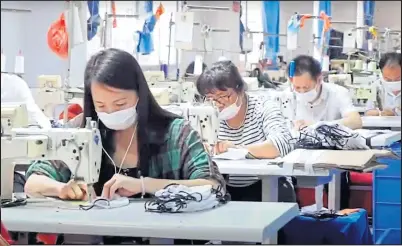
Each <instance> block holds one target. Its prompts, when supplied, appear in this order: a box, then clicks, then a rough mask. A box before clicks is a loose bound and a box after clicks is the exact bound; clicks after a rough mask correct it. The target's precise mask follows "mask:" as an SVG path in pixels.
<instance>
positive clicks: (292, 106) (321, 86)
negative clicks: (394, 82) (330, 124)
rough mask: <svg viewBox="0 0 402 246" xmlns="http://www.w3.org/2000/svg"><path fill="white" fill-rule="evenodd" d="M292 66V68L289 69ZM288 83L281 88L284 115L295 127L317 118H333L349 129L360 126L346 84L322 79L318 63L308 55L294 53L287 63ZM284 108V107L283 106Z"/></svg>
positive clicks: (359, 119)
mask: <svg viewBox="0 0 402 246" xmlns="http://www.w3.org/2000/svg"><path fill="white" fill-rule="evenodd" d="M290 69H292V71H289V70H290ZM288 74H292V75H293V76H292V77H291V78H290V79H289V80H290V83H291V86H290V88H289V89H287V90H285V91H284V92H283V97H282V98H288V100H286V101H285V102H286V103H284V102H282V104H283V107H285V106H286V107H287V110H286V112H287V113H285V117H286V118H288V119H290V120H291V121H292V122H293V126H294V127H295V129H296V130H299V129H301V128H303V127H306V126H308V125H311V124H314V123H315V122H318V121H337V122H339V123H340V124H342V125H344V126H347V127H349V128H351V129H359V128H361V127H362V120H361V117H360V115H359V112H358V111H357V110H356V108H355V107H354V106H353V103H352V98H351V97H350V95H349V92H348V90H347V89H346V88H343V87H341V86H339V85H336V84H330V83H323V82H322V76H321V65H320V63H319V62H318V61H317V60H315V59H314V58H313V57H311V56H305V55H301V56H298V57H296V58H295V59H294V60H293V61H292V62H291V63H290V64H289V66H288ZM283 111H285V110H283Z"/></svg>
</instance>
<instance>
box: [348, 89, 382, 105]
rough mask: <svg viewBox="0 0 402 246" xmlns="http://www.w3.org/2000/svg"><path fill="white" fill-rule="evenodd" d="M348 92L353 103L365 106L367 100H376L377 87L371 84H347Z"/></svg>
mask: <svg viewBox="0 0 402 246" xmlns="http://www.w3.org/2000/svg"><path fill="white" fill-rule="evenodd" d="M348 88H349V92H350V94H351V96H352V100H353V104H354V105H355V106H357V107H365V106H366V103H367V101H369V100H370V101H373V102H375V101H377V87H376V86H375V85H374V84H371V85H361V84H360V85H349V86H348Z"/></svg>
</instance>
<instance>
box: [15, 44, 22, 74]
mask: <svg viewBox="0 0 402 246" xmlns="http://www.w3.org/2000/svg"><path fill="white" fill-rule="evenodd" d="M14 73H16V74H23V73H24V56H23V55H22V51H21V50H19V51H18V55H17V56H16V57H15V66H14Z"/></svg>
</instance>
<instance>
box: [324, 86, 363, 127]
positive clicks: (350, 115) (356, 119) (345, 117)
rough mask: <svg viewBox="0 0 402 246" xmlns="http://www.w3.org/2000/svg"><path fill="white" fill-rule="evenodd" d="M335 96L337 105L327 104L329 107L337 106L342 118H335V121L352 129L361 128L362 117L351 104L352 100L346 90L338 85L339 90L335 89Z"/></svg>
mask: <svg viewBox="0 0 402 246" xmlns="http://www.w3.org/2000/svg"><path fill="white" fill-rule="evenodd" d="M336 96H337V98H338V103H337V104H338V105H329V107H336V106H339V110H340V113H341V115H342V119H340V120H337V122H338V123H340V124H342V125H344V126H346V127H348V128H350V129H352V130H355V129H360V128H362V125H363V122H362V118H361V116H360V114H359V112H358V110H357V109H356V107H355V106H354V105H353V101H352V98H351V97H350V95H349V92H348V90H347V89H346V88H343V87H339V91H337V95H336Z"/></svg>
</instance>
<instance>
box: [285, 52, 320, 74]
mask: <svg viewBox="0 0 402 246" xmlns="http://www.w3.org/2000/svg"><path fill="white" fill-rule="evenodd" d="M292 61H293V62H294V65H293V66H294V73H293V75H294V76H300V75H303V74H305V73H308V74H309V75H310V76H311V77H312V78H313V79H317V78H318V77H319V76H320V75H321V64H320V63H319V62H318V61H317V60H316V59H314V58H313V57H311V56H307V55H300V56H297V57H296V58H295V59H293V60H292ZM290 66H291V64H290V63H289V65H288V68H287V74H289V69H290Z"/></svg>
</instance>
